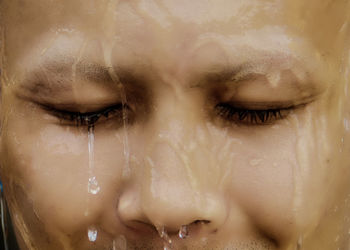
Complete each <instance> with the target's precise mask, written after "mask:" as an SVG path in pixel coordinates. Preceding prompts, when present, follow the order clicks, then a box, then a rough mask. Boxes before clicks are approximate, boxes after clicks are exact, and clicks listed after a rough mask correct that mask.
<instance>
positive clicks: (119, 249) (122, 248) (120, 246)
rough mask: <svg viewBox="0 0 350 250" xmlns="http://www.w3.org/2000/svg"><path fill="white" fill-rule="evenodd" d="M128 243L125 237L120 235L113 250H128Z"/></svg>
mask: <svg viewBox="0 0 350 250" xmlns="http://www.w3.org/2000/svg"><path fill="white" fill-rule="evenodd" d="M126 249H127V242H126V238H125V236H124V235H120V236H119V237H118V238H116V239H114V240H113V250H126Z"/></svg>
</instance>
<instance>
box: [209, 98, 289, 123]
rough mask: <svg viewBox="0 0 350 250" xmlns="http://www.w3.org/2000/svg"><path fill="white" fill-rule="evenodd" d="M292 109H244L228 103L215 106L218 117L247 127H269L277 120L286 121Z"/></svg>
mask: <svg viewBox="0 0 350 250" xmlns="http://www.w3.org/2000/svg"><path fill="white" fill-rule="evenodd" d="M291 109H292V108H283V109H265V110H254V109H243V108H236V107H234V106H232V105H231V104H228V103H219V104H217V105H216V106H215V110H216V112H217V115H218V116H219V117H221V118H222V119H224V120H225V121H229V122H235V123H241V124H245V125H268V124H271V123H273V122H275V121H277V120H281V119H284V118H285V116H286V115H287V113H288V111H290V110H291Z"/></svg>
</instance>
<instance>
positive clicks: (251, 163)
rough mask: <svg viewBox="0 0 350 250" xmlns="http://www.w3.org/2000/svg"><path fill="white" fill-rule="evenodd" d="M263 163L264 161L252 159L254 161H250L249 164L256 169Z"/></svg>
mask: <svg viewBox="0 0 350 250" xmlns="http://www.w3.org/2000/svg"><path fill="white" fill-rule="evenodd" d="M262 161H263V159H252V160H250V162H249V164H250V166H253V167H255V166H257V165H259V164H260V163H261V162H262Z"/></svg>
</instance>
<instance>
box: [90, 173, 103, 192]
mask: <svg viewBox="0 0 350 250" xmlns="http://www.w3.org/2000/svg"><path fill="white" fill-rule="evenodd" d="M100 189H101V188H100V186H99V185H98V181H97V179H96V176H93V177H90V178H89V184H88V191H89V193H90V194H98V192H100Z"/></svg>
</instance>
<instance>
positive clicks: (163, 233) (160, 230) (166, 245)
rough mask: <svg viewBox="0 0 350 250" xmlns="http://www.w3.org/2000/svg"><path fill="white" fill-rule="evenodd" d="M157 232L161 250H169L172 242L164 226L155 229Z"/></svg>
mask: <svg viewBox="0 0 350 250" xmlns="http://www.w3.org/2000/svg"><path fill="white" fill-rule="evenodd" d="M157 231H158V234H159V236H160V237H161V238H162V240H163V249H164V250H171V249H172V244H173V242H172V240H171V238H170V237H169V235H168V233H167V231H166V229H165V227H164V226H162V227H157Z"/></svg>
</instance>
